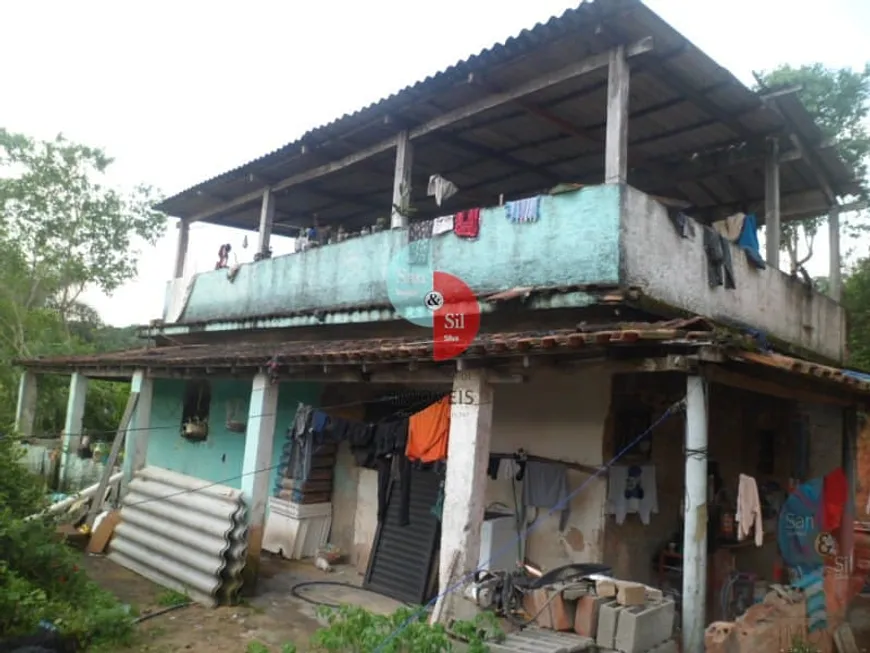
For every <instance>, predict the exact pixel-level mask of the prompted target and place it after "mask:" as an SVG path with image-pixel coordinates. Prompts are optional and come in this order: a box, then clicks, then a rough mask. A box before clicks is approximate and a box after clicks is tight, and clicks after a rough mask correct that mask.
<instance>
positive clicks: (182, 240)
mask: <svg viewBox="0 0 870 653" xmlns="http://www.w3.org/2000/svg"><path fill="white" fill-rule="evenodd" d="M189 240H190V223H189V222H188V221H187V220H179V221H178V244H177V245H176V248H175V272H174V273H173V279H181V278H182V277H183V276H184V263H185V259H187V245H188V242H189Z"/></svg>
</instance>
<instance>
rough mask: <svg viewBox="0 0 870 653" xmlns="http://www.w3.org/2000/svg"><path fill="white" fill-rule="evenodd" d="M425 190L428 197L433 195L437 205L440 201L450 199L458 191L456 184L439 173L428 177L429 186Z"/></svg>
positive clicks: (439, 204)
mask: <svg viewBox="0 0 870 653" xmlns="http://www.w3.org/2000/svg"><path fill="white" fill-rule="evenodd" d="M426 190H427V192H426V194H427V195H428V196H429V197H433V196H434V197H435V203H436V204H437V205H438V206H441V202H444V201H445V200H448V199H450V198H451V197H453V196H454V195H456V193H457V192H458V191H459V189H458V188H457V187H456V184H454V183H453V182H452V181H450V180H448V179H445V178H444V177H442V176H441V175H432V176H431V177H429V187H428V188H427V189H426Z"/></svg>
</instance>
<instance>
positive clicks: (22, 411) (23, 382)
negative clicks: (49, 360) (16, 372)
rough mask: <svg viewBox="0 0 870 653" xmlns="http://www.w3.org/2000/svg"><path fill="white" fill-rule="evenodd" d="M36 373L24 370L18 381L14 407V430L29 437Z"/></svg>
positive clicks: (35, 391) (31, 428)
mask: <svg viewBox="0 0 870 653" xmlns="http://www.w3.org/2000/svg"><path fill="white" fill-rule="evenodd" d="M37 387H38V381H37V377H36V373H34V372H33V371H31V370H24V372H22V374H21V379H20V380H19V381H18V406H16V408H15V432H16V433H18V435H23V436H25V437H29V436H31V435H33V422H34V420H35V419H36V398H37V395H38V389H37Z"/></svg>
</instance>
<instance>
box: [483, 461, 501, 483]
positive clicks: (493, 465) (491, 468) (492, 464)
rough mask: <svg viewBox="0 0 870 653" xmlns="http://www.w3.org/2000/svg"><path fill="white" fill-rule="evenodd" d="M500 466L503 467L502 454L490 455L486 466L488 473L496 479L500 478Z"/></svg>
mask: <svg viewBox="0 0 870 653" xmlns="http://www.w3.org/2000/svg"><path fill="white" fill-rule="evenodd" d="M499 467H501V456H490V457H489V464H488V465H487V466H486V475H487V476H489V477H490V478H491V479H492V480H493V481H495V480H496V479H498V468H499Z"/></svg>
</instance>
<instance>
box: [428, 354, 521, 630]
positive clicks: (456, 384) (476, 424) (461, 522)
mask: <svg viewBox="0 0 870 653" xmlns="http://www.w3.org/2000/svg"><path fill="white" fill-rule="evenodd" d="M493 395H494V393H493V390H492V386H491V385H490V384H489V382H488V380H487V377H486V372H485V371H484V370H468V371H462V372H456V376H455V377H454V380H453V392H452V393H451V397H452V400H451V406H450V440H449V442H448V449H447V477H446V479H445V482H444V508H443V511H442V515H443V517H442V521H441V553H440V560H439V568H438V569H439V581H440V590H441V598H439V601H438V605H437V606H436V610H437V613H438V615H439V616H440V618H441V619H442V620H444V619H450V618H451V617H453V618H465V617H470V616H473V614H474V610H473V606H472V605H471V604H470V603H468V602H466V601H463V600H456V597H458V596H461V593H462V592H461V590H459V588H457V587H456V585H457V584H459V583H460V582H461V580H462V579H463V578H465V577H466V576H468V574H470V573H471V572H472V571H474V570H476V569H477V567H478V563H479V559H478V558H479V555H480V526H481V524H482V523H483V513H484V508H485V504H486V467H487V465H488V464H489V449H490V438H491V435H492V403H493ZM500 553H504V554H505V556H507V555H508V554H511V553H512V554H514V555H515V553H516V551H515V548H512V550H511V551H509V552H500ZM502 562H503V561H495V560H494V561H493V564H494V567H495V568H501V564H502ZM509 566H510V565H508V567H509ZM506 568H507V567H506ZM463 608H471V609H472V612H471V614H470V615H469V614H466V610H463Z"/></svg>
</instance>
